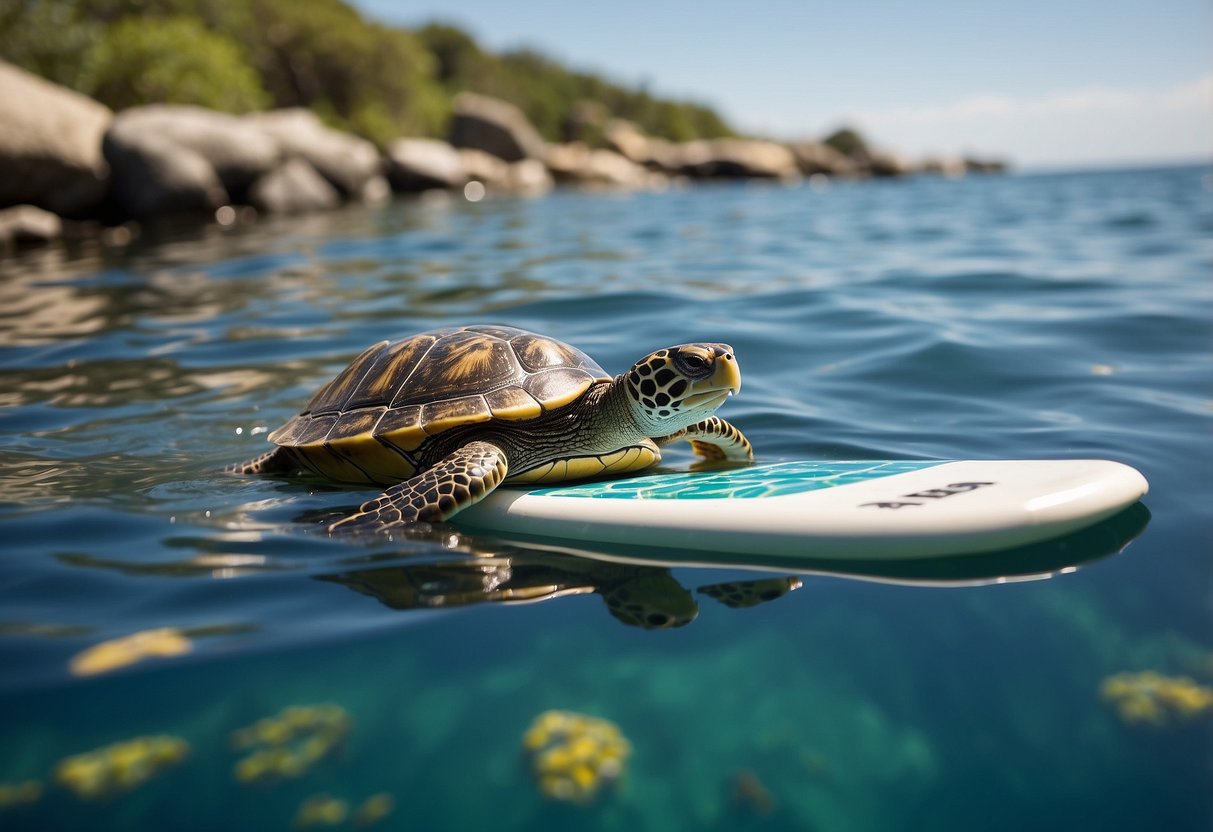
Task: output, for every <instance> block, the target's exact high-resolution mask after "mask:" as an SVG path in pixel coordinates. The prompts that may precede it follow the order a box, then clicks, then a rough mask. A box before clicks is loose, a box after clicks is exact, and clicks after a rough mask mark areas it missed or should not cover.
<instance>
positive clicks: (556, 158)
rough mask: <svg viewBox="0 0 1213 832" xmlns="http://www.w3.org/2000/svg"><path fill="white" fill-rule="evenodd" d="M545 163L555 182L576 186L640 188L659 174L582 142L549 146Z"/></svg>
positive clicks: (608, 151) (620, 156) (610, 151)
mask: <svg viewBox="0 0 1213 832" xmlns="http://www.w3.org/2000/svg"><path fill="white" fill-rule="evenodd" d="M547 164H548V169H549V170H550V171H551V172H552V175H553V176H554V177H555V178H556V180H557V181H559V182H572V183H575V184H579V185H610V186H615V187H622V188H639V187H642V186H644V185H647V184H648V183H649V181H650V177H654V176H656V177H660V174H656V173H651V172H650V171H649V170H648V169H646V168H644V167H642V166H641V165H638V164H636V163H635V162H633V161H631V160H630V159H627V158H625V157H624V156H623V155H622V154H619V153H616V152H615V151H613V150H606V149H603V148H589V147H587V146H586V145H584V144H582V143H581V142H570V143H568V144H554V145H549V146H548V154H547Z"/></svg>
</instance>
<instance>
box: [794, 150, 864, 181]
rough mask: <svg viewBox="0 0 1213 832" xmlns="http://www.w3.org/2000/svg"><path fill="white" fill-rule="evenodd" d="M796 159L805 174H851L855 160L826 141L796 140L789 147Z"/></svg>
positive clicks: (797, 164) (853, 171)
mask: <svg viewBox="0 0 1213 832" xmlns="http://www.w3.org/2000/svg"><path fill="white" fill-rule="evenodd" d="M788 149H789V150H791V151H792V155H793V156H794V157H795V159H796V166H797V167H798V168H799V169H800V173H801V174H802V175H803V176H812V175H813V174H815V173H825V174H828V175H830V176H851V175H854V173H855V162H853V161H852V160H851V159H850V158H849V157H847V156H844V155H843V154H841V153H839V152H838V151H837V150H835V149H834V148H832V147H830V146H829V145H828V144H826V143H825V142H796V143H795V144H792V145H790V146H789V148H788Z"/></svg>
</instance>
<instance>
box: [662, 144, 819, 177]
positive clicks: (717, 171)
mask: <svg viewBox="0 0 1213 832" xmlns="http://www.w3.org/2000/svg"><path fill="white" fill-rule="evenodd" d="M681 152H682V154H683V158H682V169H683V171H684V172H685V173H687V174H688V175H690V176H699V177H711V178H728V179H752V178H760V179H781V180H785V181H787V180H795V179H798V178H799V177H800V171H799V168H798V167H797V165H796V157H795V156H793V155H792V151H791V150H788V148H786V147H784V146H783V145H781V144H776V143H775V142H767V141H760V140H757V139H712V140H707V141H703V140H701V141H696V142H687V143H686V144H684V145H682V146H681Z"/></svg>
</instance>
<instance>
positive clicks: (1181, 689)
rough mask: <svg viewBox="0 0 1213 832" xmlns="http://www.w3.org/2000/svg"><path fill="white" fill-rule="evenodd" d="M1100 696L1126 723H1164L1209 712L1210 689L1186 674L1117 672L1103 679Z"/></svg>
mask: <svg viewBox="0 0 1213 832" xmlns="http://www.w3.org/2000/svg"><path fill="white" fill-rule="evenodd" d="M1099 693H1100V696H1101V697H1102V698H1103V699H1104V701H1106V702H1109V703H1111V704H1112V705H1113V707H1115V708H1116V712H1117V714H1118V715H1119V716H1120V718H1121V720H1123V721H1124V722H1126V723H1130V724H1134V723H1142V722H1148V723H1151V724H1153V725H1164V724H1166V723H1168V722H1169V721H1171V720H1172V719H1185V720H1186V719H1192V718H1193V717H1196V716H1200V715H1201V714H1205V713H1210V712H1213V688H1210V687H1207V686H1205V685H1201V684H1198V683H1197V682H1196V681H1194V680H1193V679H1190V678H1188V677H1187V676H1175V677H1172V676H1163V675H1162V674H1161V673H1157V672H1155V671H1153V670H1147V671H1144V672H1142V673H1117V674H1115V675H1113V676H1109V677H1107V678H1106V679H1104V680H1103V682H1102V683H1101V684H1100V686H1099Z"/></svg>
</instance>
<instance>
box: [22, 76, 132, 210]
mask: <svg viewBox="0 0 1213 832" xmlns="http://www.w3.org/2000/svg"><path fill="white" fill-rule="evenodd" d="M112 119H113V113H112V112H110V109H109V108H108V107H106V106H105V105H103V104H99V103H97V102H96V101H93V100H92V99H90V98H87V97H85V96H83V95H80V94H79V93H76V92H73V91H71V90H69V89H67V88H66V87H61V86H59V85H58V84H52V83H51V82H50V81H45V80H43V79H41V78H39V77H37V76H36V75H31V74H30V73H28V72H26V71H25V70H22V69H18V68H17V67H15V66H13V65H12V64H8V63H5V62H3V61H0V125H3V127H2V128H0V206H4V205H20V204H29V205H36V206H38V207H39V208H44V209H47V210H49V211H53V212H55V213H56V214H61V215H65V216H82V215H84V214H86V213H88V212H89V211H90V210H92V209H94V208H96V207H97V206H98V205H99V204H100V203H101V201H102V199H103V198H104V197H105V193H106V184H107V179H108V177H109V167H108V165H107V164H106V161H105V158H104V157H103V156H102V153H101V138H102V136H104V135H105V131H106V130H107V129H108V128H109V125H110V122H111V120H112Z"/></svg>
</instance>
